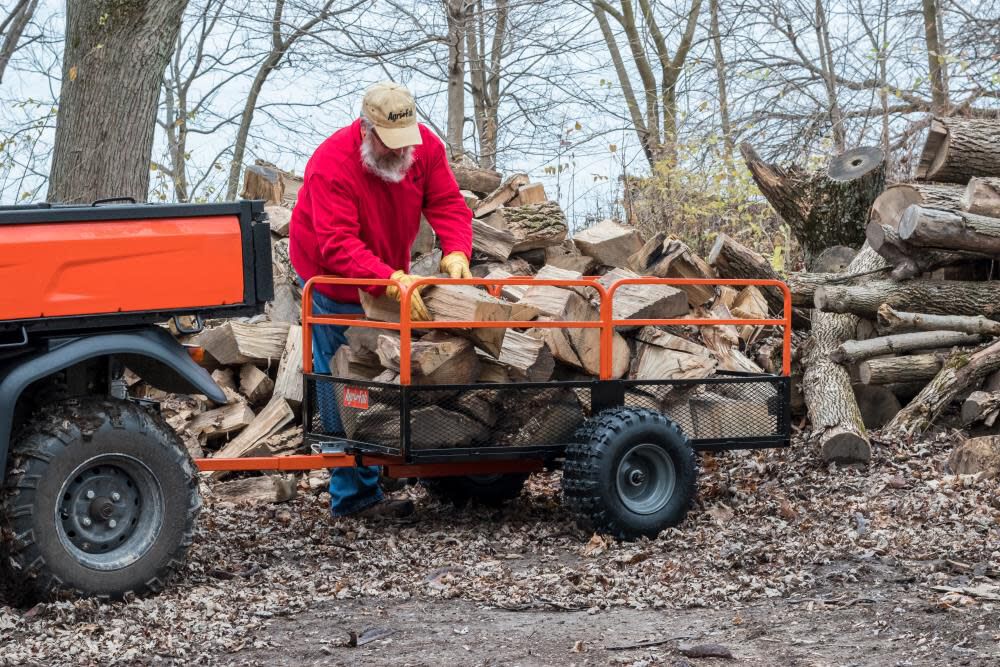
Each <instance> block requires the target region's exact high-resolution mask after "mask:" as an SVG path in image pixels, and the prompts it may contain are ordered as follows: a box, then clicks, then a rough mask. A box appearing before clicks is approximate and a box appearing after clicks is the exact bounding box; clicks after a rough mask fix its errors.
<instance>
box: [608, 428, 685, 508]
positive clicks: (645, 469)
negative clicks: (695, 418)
mask: <svg viewBox="0 0 1000 667" xmlns="http://www.w3.org/2000/svg"><path fill="white" fill-rule="evenodd" d="M676 486H677V471H676V469H675V468H674V462H673V460H672V459H671V458H670V455H669V454H668V453H667V452H666V450H664V449H663V448H662V447H659V446H657V445H653V444H648V443H644V444H639V445H635V446H633V447H632V448H631V449H629V450H628V451H627V452H625V455H624V456H622V458H621V461H620V462H619V463H618V470H617V471H616V474H615V487H616V490H617V492H618V498H619V500H621V502H622V504H623V505H624V506H625V507H626V509H628V510H629V511H630V512H634V513H636V514H644V515H646V514H656V513H657V512H659V511H660V510H662V509H663V508H664V507H666V505H667V503H668V502H670V498H671V496H673V495H674V488H675V487H676Z"/></svg>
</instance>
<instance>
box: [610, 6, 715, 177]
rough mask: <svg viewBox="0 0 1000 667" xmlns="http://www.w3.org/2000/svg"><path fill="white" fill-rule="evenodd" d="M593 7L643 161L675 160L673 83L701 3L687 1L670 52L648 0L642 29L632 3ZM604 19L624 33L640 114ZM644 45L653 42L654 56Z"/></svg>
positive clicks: (678, 76) (615, 42)
mask: <svg viewBox="0 0 1000 667" xmlns="http://www.w3.org/2000/svg"><path fill="white" fill-rule="evenodd" d="M592 6H593V11H594V16H595V17H596V18H597V22H598V25H599V26H600V29H601V34H602V35H603V36H604V40H605V43H606V44H607V48H608V51H609V53H610V54H611V60H612V63H613V64H614V67H615V72H616V73H617V75H618V80H619V83H620V84H621V87H622V93H623V95H624V96H625V103H626V105H627V106H628V109H629V112H630V115H631V117H632V123H633V125H634V126H635V131H636V134H637V135H638V137H639V142H640V144H641V145H642V148H643V152H644V153H645V155H646V159H647V160H648V161H649V163H650V165H653V164H655V163H656V162H658V161H659V160H661V159H669V160H671V161H676V158H677V146H676V145H677V109H678V107H677V98H678V96H677V83H678V81H679V79H680V75H681V73H682V71H683V68H684V64H685V61H686V60H687V57H688V53H689V52H690V50H691V45H692V44H693V42H694V34H695V30H696V28H697V25H698V16H699V12H700V11H701V0H691V5H690V7H689V8H688V10H687V12H686V20H684V21H682V22H681V24H680V30H679V32H680V39H679V41H678V44H677V48H676V50H675V51H674V52H673V53H671V52H670V48H669V46H668V45H667V39H666V37H665V35H664V33H663V30H662V29H661V28H660V18H659V16H658V15H657V13H656V12H655V11H654V7H653V5H652V3H651V0H639V7H640V9H641V11H642V20H643V22H644V24H643V25H640V23H639V22H638V21H637V18H636V14H635V10H634V8H633V6H632V1H631V0H619V7H618V8H616V7H614V6H612V5H611V4H610V3H609V2H607V1H606V0H593V1H592ZM608 16H610V17H612V18H613V19H614V20H615V21H616V22H617V24H618V26H619V27H620V28H621V30H622V32H623V33H624V39H625V41H626V43H627V44H628V48H629V52H630V53H631V56H632V65H633V66H634V68H635V69H636V70H637V72H638V75H639V88H638V89H639V90H640V91H641V92H642V97H643V101H644V109H645V110H644V111H643V110H642V108H640V106H639V101H638V99H637V98H636V94H635V87H634V86H633V84H632V82H631V80H630V75H629V70H628V67H627V66H626V63H625V60H624V58H623V57H622V54H621V50H620V49H619V47H618V39H617V36H616V35H615V33H614V32H613V30H612V28H611V25H610V23H609V22H608V20H607V17H608ZM648 42H652V45H653V48H652V53H647V51H646V44H647V43H648ZM654 62H655V63H657V64H659V69H660V81H659V83H657V81H656V75H655V74H654V65H653V63H654ZM661 108H662V120H661V117H660V113H661ZM661 127H662V131H661Z"/></svg>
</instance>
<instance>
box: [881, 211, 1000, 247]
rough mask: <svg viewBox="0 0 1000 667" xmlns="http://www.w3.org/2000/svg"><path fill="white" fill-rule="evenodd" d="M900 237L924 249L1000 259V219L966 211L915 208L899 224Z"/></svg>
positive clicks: (905, 213) (906, 212)
mask: <svg viewBox="0 0 1000 667" xmlns="http://www.w3.org/2000/svg"><path fill="white" fill-rule="evenodd" d="M899 236H900V238H901V239H903V240H904V241H906V242H907V243H909V244H911V245H915V246H920V247H921V248H944V249H948V250H952V249H953V250H966V251H969V252H978V253H985V254H988V255H993V256H996V255H1000V218H990V217H987V216H985V215H976V214H974V213H966V212H964V211H942V210H940V209H936V208H922V207H920V206H911V207H910V208H908V209H906V211H905V212H904V213H903V218H902V220H900V222H899Z"/></svg>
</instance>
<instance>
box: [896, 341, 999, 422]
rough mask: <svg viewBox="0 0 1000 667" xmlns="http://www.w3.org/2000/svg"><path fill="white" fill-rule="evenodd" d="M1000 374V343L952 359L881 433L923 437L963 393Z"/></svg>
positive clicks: (960, 354)
mask: <svg viewBox="0 0 1000 667" xmlns="http://www.w3.org/2000/svg"><path fill="white" fill-rule="evenodd" d="M997 370H1000V341H996V342H994V343H992V344H990V345H988V346H986V347H983V348H981V349H979V350H978V351H976V352H973V353H971V354H970V353H968V352H958V353H956V354H954V355H952V357H951V358H950V359H949V360H948V361H947V362H946V363H945V364H944V366H943V367H942V368H941V370H940V371H939V372H938V374H937V375H935V376H934V379H933V380H931V381H930V382H929V383H928V384H927V386H926V387H924V389H923V391H921V392H920V393H919V394H918V395H917V396H916V398H914V399H913V400H912V401H910V402H909V404H907V405H906V407H904V408H903V409H902V410H900V412H899V414H898V415H896V416H895V417H894V418H893V420H892V421H891V422H889V423H888V424H886V426H885V428H884V429H882V432H883V433H886V434H894V435H898V434H903V435H919V434H920V433H923V432H924V431H926V430H927V429H928V428H930V427H931V425H932V424H933V423H934V421H935V420H937V418H938V417H939V416H940V415H941V413H942V412H943V411H944V409H945V408H946V407H947V406H948V405H949V404H950V403H951V402H952V401H953V400H955V397H956V396H957V395H958V394H959V393H960V392H961V391H963V390H964V389H966V388H967V387H969V386H971V385H973V384H974V383H976V382H978V381H979V380H981V379H982V378H984V377H985V376H987V375H989V374H990V373H993V372H995V371H997Z"/></svg>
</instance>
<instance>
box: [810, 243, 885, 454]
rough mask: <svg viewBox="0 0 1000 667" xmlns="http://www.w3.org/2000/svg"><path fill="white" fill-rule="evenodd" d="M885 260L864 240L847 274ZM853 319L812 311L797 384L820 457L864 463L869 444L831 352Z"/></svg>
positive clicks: (851, 330)
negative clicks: (809, 337)
mask: <svg viewBox="0 0 1000 667" xmlns="http://www.w3.org/2000/svg"><path fill="white" fill-rule="evenodd" d="M884 265H885V260H883V259H882V258H881V257H879V255H878V254H876V253H875V251H874V250H872V249H871V248H870V247H869V246H868V245H867V244H865V245H864V246H862V248H861V251H860V252H858V255H857V257H855V258H854V260H853V261H852V262H851V264H850V266H848V268H847V271H848V273H863V272H866V271H872V270H875V269H878V268H881V267H882V266H884ZM857 325H858V318H857V317H856V316H854V315H849V314H844V315H839V314H833V313H824V312H822V311H820V310H814V311H813V313H812V335H813V344H812V346H811V348H810V350H809V353H808V355H807V357H806V358H805V359H804V362H803V363H804V365H805V375H804V376H803V378H802V386H803V390H804V393H805V399H806V407H807V408H808V410H809V419H810V421H811V422H812V428H813V430H814V431H816V432H817V433H818V434H819V440H820V446H821V450H822V455H823V458H824V459H825V460H827V461H831V460H840V461H855V462H867V461H868V460H869V459H870V458H871V446H870V445H869V443H868V436H867V434H866V432H865V425H864V421H863V419H862V417H861V412H860V410H858V403H857V400H856V399H855V398H854V389H853V388H852V387H851V376H850V374H849V373H848V372H847V369H845V368H844V367H843V366H841V365H840V364H837V363H835V362H834V361H833V360H832V359H830V353H831V352H832V351H833V350H834V349H835V348H836V347H837V346H838V345H840V344H841V343H842V342H844V341H845V340H850V339H852V338H853V337H854V335H855V330H856V329H857Z"/></svg>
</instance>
